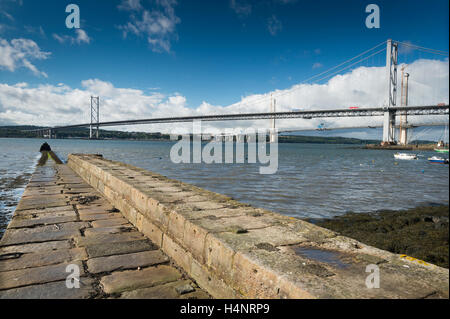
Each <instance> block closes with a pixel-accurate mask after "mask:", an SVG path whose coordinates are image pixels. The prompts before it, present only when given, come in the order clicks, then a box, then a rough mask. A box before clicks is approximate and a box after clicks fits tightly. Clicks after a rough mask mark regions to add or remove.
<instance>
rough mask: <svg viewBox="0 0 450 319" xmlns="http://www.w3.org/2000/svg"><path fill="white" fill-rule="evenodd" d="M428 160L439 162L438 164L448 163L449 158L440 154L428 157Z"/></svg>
mask: <svg viewBox="0 0 450 319" xmlns="http://www.w3.org/2000/svg"><path fill="white" fill-rule="evenodd" d="M428 162H430V163H438V164H448V158H442V157H439V156H433V157H429V158H428Z"/></svg>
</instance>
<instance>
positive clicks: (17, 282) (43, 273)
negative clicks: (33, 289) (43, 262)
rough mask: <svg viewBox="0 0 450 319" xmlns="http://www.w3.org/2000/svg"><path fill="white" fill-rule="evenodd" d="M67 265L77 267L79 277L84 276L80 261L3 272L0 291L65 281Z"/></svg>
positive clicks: (67, 273) (0, 277)
mask: <svg viewBox="0 0 450 319" xmlns="http://www.w3.org/2000/svg"><path fill="white" fill-rule="evenodd" d="M69 264H75V265H77V266H78V267H79V268H80V276H84V270H83V265H82V264H81V262H80V261H74V262H70V263H62V264H57V265H50V266H43V267H36V268H28V269H21V270H12V271H5V272H0V290H2V289H9V288H16V287H21V286H29V285H34V284H43V283H47V282H52V281H59V280H65V279H66V278H67V276H68V275H69V274H70V272H66V267H67V266H68V265H69Z"/></svg>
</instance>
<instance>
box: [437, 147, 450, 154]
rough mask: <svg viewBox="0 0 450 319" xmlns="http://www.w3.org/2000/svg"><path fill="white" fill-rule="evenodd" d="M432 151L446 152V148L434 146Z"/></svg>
mask: <svg viewBox="0 0 450 319" xmlns="http://www.w3.org/2000/svg"><path fill="white" fill-rule="evenodd" d="M434 151H435V152H438V153H448V148H435V149H434Z"/></svg>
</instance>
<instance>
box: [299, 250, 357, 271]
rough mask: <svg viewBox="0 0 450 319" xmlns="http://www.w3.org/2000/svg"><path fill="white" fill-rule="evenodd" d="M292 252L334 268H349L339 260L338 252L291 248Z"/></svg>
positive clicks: (339, 254)
mask: <svg viewBox="0 0 450 319" xmlns="http://www.w3.org/2000/svg"><path fill="white" fill-rule="evenodd" d="M293 250H294V252H295V253H296V254H297V255H299V256H302V257H305V258H308V259H312V260H315V261H318V262H322V263H326V264H329V265H331V266H334V267H336V268H346V267H348V266H350V265H349V264H347V263H344V262H343V261H342V260H341V259H340V257H341V256H342V254H341V253H338V252H334V251H329V250H323V249H318V248H313V247H293Z"/></svg>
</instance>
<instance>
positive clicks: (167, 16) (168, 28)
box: [119, 0, 181, 52]
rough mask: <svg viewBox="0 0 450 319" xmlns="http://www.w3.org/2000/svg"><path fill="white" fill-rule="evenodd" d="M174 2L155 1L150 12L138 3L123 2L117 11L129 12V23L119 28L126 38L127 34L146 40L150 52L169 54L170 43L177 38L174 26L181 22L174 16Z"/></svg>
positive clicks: (167, 0)
mask: <svg viewBox="0 0 450 319" xmlns="http://www.w3.org/2000/svg"><path fill="white" fill-rule="evenodd" d="M176 4H177V3H176V1H174V0H157V1H156V7H155V8H153V9H152V10H145V9H143V7H142V5H141V3H140V1H133V0H123V1H122V3H121V5H120V6H119V9H122V10H126V11H129V12H130V21H128V23H127V24H125V25H121V26H119V29H120V30H122V32H123V37H124V38H126V37H127V36H128V34H129V33H131V34H134V35H136V36H143V37H146V38H147V42H148V43H149V44H150V46H151V48H152V51H154V52H170V51H171V41H172V40H173V39H176V38H177V34H176V25H177V24H179V23H180V22H181V20H180V18H178V17H177V16H176V14H175V9H174V7H175V5H176Z"/></svg>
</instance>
